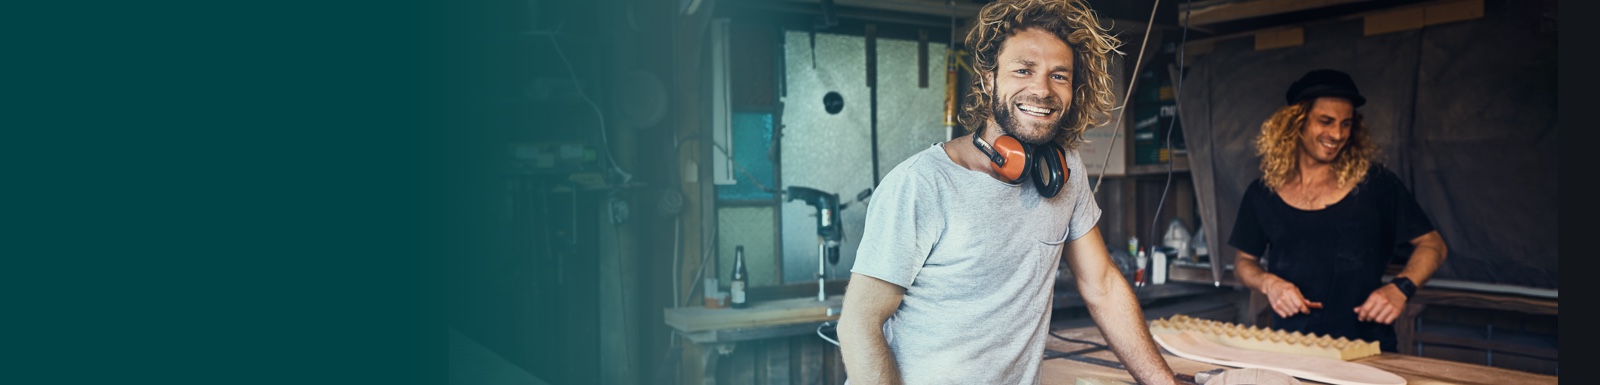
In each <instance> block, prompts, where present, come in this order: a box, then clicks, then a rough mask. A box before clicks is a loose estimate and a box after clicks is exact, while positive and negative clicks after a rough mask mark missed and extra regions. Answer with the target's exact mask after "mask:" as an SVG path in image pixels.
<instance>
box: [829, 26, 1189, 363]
mask: <svg viewBox="0 0 1600 385" xmlns="http://www.w3.org/2000/svg"><path fill="white" fill-rule="evenodd" d="M1117 44H1119V41H1118V40H1117V39H1116V38H1114V37H1112V36H1110V35H1109V34H1108V31H1107V29H1105V28H1103V27H1101V25H1100V24H1099V21H1098V20H1097V19H1096V16H1095V14H1094V12H1093V11H1091V10H1089V8H1088V7H1087V6H1086V5H1085V4H1084V3H1082V1H1081V0H1053V1H1052V0H1021V1H999V2H994V3H991V4H989V5H987V6H985V7H984V8H983V10H982V11H980V13H979V15H978V19H977V25H976V27H974V29H973V30H972V31H971V32H970V33H969V34H968V35H967V39H966V46H967V48H968V49H969V50H971V51H972V53H973V59H974V63H973V64H974V67H975V70H976V72H977V76H974V79H973V82H972V87H971V88H972V91H971V93H970V94H969V95H967V97H966V98H965V103H964V106H963V111H962V114H961V122H962V125H963V126H964V127H966V128H967V129H968V130H969V131H970V133H969V134H967V135H965V136H962V137H959V138H956V139H952V140H950V141H947V142H943V143H938V144H934V145H932V146H930V147H929V148H928V149H926V150H924V151H922V152H920V153H918V154H916V155H913V156H912V157H910V158H908V159H907V160H905V161H904V162H902V163H900V164H899V165H898V166H896V167H895V168H894V169H893V170H892V171H890V172H889V173H888V174H887V175H886V176H885V177H884V179H883V181H882V182H881V183H880V184H879V185H878V187H877V188H876V189H874V192H873V199H872V200H873V202H872V205H871V206H869V207H868V209H867V210H868V211H867V221H866V225H865V229H864V233H863V235H862V238H861V246H860V249H859V250H858V251H857V253H856V255H857V257H856V263H855V266H854V267H853V268H852V270H851V273H852V274H851V277H850V283H849V286H848V288H847V289H846V290H845V297H844V308H843V312H842V313H841V315H840V319H839V327H838V334H839V337H840V338H839V342H840V347H841V351H842V354H843V358H844V364H845V371H846V374H847V376H848V377H849V379H850V383H852V384H858V385H859V384H900V383H907V384H1037V383H1039V382H1040V378H1039V369H1040V363H1041V361H1042V360H1043V354H1044V348H1045V342H1046V341H1045V338H1046V335H1047V334H1048V332H1049V326H1050V315H1051V312H1052V310H1053V308H1052V298H1051V297H1052V296H1053V295H1054V293H1055V291H1054V288H1055V281H1056V276H1057V272H1058V271H1059V268H1060V264H1061V261H1062V260H1063V256H1064V257H1065V258H1064V259H1065V260H1066V263H1067V266H1068V267H1069V268H1070V269H1071V270H1072V276H1073V278H1074V279H1075V280H1076V284H1077V288H1078V291H1079V292H1080V293H1081V294H1082V295H1083V298H1084V301H1085V303H1086V304H1087V306H1088V310H1089V311H1090V313H1091V316H1092V317H1093V318H1094V320H1095V322H1096V324H1097V325H1099V327H1100V330H1101V331H1102V332H1103V334H1104V335H1105V337H1106V340H1107V342H1109V343H1110V345H1111V349H1112V351H1113V352H1114V353H1115V354H1116V355H1117V358H1118V359H1120V360H1121V362H1122V364H1123V365H1125V366H1126V367H1127V368H1128V370H1129V372H1130V373H1131V374H1132V375H1133V376H1134V377H1135V378H1136V379H1137V380H1138V381H1139V382H1141V383H1144V384H1173V383H1176V382H1175V379H1174V375H1173V373H1172V372H1171V370H1170V368H1169V366H1168V365H1167V362H1166V360H1165V359H1164V358H1163V357H1162V356H1161V354H1160V352H1159V351H1158V350H1157V349H1156V347H1155V346H1156V345H1155V341H1154V340H1153V339H1152V338H1151V336H1150V331H1149V329H1148V326H1147V324H1146V323H1145V321H1144V316H1143V311H1142V310H1141V309H1140V308H1139V302H1138V300H1137V298H1136V297H1134V295H1133V291H1132V289H1131V288H1129V286H1128V282H1127V280H1126V279H1125V278H1124V277H1123V275H1122V274H1121V272H1120V271H1119V270H1118V269H1117V267H1116V265H1115V264H1113V263H1112V261H1111V257H1110V255H1109V254H1108V252H1107V248H1106V245H1105V242H1104V240H1103V239H1102V238H1101V235H1100V230H1099V228H1098V227H1097V226H1096V222H1097V221H1098V220H1099V218H1100V208H1099V207H1098V205H1097V204H1096V203H1095V200H1094V196H1093V193H1092V192H1091V191H1090V189H1089V181H1088V178H1087V173H1086V172H1084V166H1083V161H1082V160H1081V159H1080V158H1079V154H1078V150H1077V146H1078V144H1080V143H1082V142H1083V132H1084V130H1086V129H1088V128H1089V127H1091V126H1093V125H1096V124H1103V123H1104V122H1105V121H1107V120H1109V111H1110V110H1111V108H1112V103H1113V101H1112V99H1113V98H1112V91H1111V84H1112V79H1111V75H1109V74H1108V73H1107V71H1106V69H1107V67H1108V65H1109V61H1110V59H1111V55H1113V54H1117V53H1118V52H1117V51H1116V46H1117ZM1003 141H1009V142H1010V143H1013V144H1016V145H1017V146H1020V147H1013V148H1020V149H1022V150H1023V152H1026V153H1037V154H1034V155H1038V156H1034V155H1028V158H1024V159H1010V160H1004V161H1002V159H1005V158H1004V157H996V156H994V154H996V153H997V150H998V149H1001V148H1003V147H1005V146H1003V145H999V143H1002V142H1003ZM1044 149H1055V150H1050V151H1045V150H1044ZM1052 151H1053V152H1052ZM1039 154H1044V155H1039ZM1050 158H1056V159H1050ZM1047 161H1048V162H1047ZM1052 162H1053V163H1054V164H1057V165H1059V166H1058V167H1051V168H1053V169H1057V170H1059V171H1060V172H1059V173H1057V174H1027V173H1024V174H1023V175H1024V178H1033V179H1035V181H1034V183H1026V182H1025V181H1022V180H1020V179H1019V178H1018V177H1017V176H1016V175H1011V174H1008V172H1007V171H1005V169H1006V168H1007V167H1008V166H1009V167H1017V168H1026V167H1024V166H1027V165H1029V164H1037V165H1036V166H1034V167H1048V166H1046V164H1050V163H1052ZM1026 175H1034V176H1032V177H1027V176H1026ZM1045 178H1048V179H1051V180H1050V181H1044V180H1043V179H1045ZM1052 185H1054V187H1046V186H1052ZM1047 190H1048V191H1047Z"/></svg>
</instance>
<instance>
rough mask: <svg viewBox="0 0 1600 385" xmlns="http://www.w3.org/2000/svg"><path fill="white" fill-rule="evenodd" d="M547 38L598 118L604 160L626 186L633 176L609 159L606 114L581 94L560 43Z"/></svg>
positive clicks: (550, 36)
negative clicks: (608, 162)
mask: <svg viewBox="0 0 1600 385" xmlns="http://www.w3.org/2000/svg"><path fill="white" fill-rule="evenodd" d="M556 28H558V29H559V28H560V27H559V26H558V27H556ZM547 37H549V38H550V45H552V46H555V48H556V56H559V57H561V64H565V65H566V66H567V73H568V74H570V75H572V84H573V88H576V89H577V90H578V96H579V97H582V98H583V101H584V102H585V103H589V107H590V108H593V109H594V115H595V117H598V118H600V143H601V144H602V145H604V147H605V151H603V152H604V153H605V154H606V160H608V161H610V162H611V169H612V170H613V171H616V172H617V174H619V175H621V176H622V183H623V184H627V183H628V180H630V179H633V174H629V173H628V172H627V171H623V170H622V166H621V165H618V164H617V159H616V158H613V157H611V141H610V139H608V138H607V137H606V114H605V113H603V112H601V111H600V105H599V104H596V103H595V102H594V100H591V99H589V94H588V93H586V92H583V87H579V86H578V71H576V70H573V69H572V62H570V61H567V54H566V53H565V52H562V51H561V43H560V42H558V41H556V34H555V33H551V34H549V35H547Z"/></svg>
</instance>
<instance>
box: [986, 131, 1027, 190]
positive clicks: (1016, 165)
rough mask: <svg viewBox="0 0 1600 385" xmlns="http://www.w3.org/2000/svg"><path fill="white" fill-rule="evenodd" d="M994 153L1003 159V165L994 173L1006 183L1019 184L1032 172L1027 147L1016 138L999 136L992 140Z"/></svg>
mask: <svg viewBox="0 0 1600 385" xmlns="http://www.w3.org/2000/svg"><path fill="white" fill-rule="evenodd" d="M994 151H995V152H996V153H998V154H999V155H1000V156H1001V157H1002V158H1005V161H1006V162H1005V164H1003V165H999V166H1000V167H999V169H997V170H995V171H996V172H998V173H999V174H1000V176H1002V177H1005V178H1006V181H1007V182H1009V183H1017V182H1020V181H1022V179H1023V178H1026V177H1027V176H1028V174H1029V173H1030V172H1031V171H1032V168H1033V162H1032V161H1031V160H1030V159H1029V157H1028V147H1027V146H1026V145H1024V144H1022V142H1021V141H1018V140H1017V138H1013V137H1011V136H1010V135H1001V136H1000V138H998V139H995V140H994Z"/></svg>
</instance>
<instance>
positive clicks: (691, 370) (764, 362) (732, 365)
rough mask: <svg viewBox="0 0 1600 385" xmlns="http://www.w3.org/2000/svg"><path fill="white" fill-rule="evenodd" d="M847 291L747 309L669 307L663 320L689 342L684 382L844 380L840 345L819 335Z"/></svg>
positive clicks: (762, 303)
mask: <svg viewBox="0 0 1600 385" xmlns="http://www.w3.org/2000/svg"><path fill="white" fill-rule="evenodd" d="M843 303H844V297H843V295H837V294H835V295H829V296H828V297H827V301H818V300H817V298H816V297H814V296H812V297H800V298H787V299H781V300H772V301H759V302H754V303H751V304H750V307H748V308H744V309H731V308H718V309H708V308H704V307H679V308H668V309H664V310H663V312H662V318H663V321H664V322H665V323H666V324H667V326H668V327H671V328H672V330H673V332H675V333H677V334H678V335H680V336H683V337H684V339H686V340H688V341H689V342H690V343H691V344H689V346H684V347H683V349H684V351H683V352H682V353H681V354H682V362H681V366H680V367H679V369H680V370H682V373H683V376H682V377H680V381H681V382H682V383H684V384H703V385H709V384H717V383H718V379H719V378H721V379H723V380H724V381H725V382H728V383H734V384H755V383H803V384H813V383H815V384H838V383H842V382H843V381H844V362H843V361H842V358H841V357H839V353H838V347H837V346H835V345H833V344H831V343H828V342H825V341H824V340H823V339H822V338H821V337H819V336H818V335H817V329H818V327H820V326H822V324H823V323H825V322H833V321H837V320H838V319H839V309H840V308H841V306H842V305H843Z"/></svg>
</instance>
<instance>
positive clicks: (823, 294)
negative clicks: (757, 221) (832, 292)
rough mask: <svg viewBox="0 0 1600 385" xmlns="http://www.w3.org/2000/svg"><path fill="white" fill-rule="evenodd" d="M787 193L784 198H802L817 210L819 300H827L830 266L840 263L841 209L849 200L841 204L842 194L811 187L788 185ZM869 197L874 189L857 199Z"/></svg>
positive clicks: (841, 241) (842, 226)
mask: <svg viewBox="0 0 1600 385" xmlns="http://www.w3.org/2000/svg"><path fill="white" fill-rule="evenodd" d="M784 195H785V196H787V197H788V198H787V199H785V201H793V200H800V201H802V202H805V203H806V204H807V205H810V206H811V207H814V208H816V209H817V300H818V301H827V300H828V293H827V288H826V282H827V281H826V279H827V267H828V265H829V264H835V265H837V264H839V245H841V244H843V243H844V222H843V220H841V219H840V218H839V211H840V210H844V209H845V207H848V206H849V203H840V201H839V194H834V193H829V192H823V191H822V190H818V189H814V188H810V187H801V186H789V188H788V189H787V190H786V191H784ZM869 196H872V189H871V188H868V189H866V190H863V191H861V193H860V194H856V201H858V202H859V201H864V200H866V199H867V197H869Z"/></svg>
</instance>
